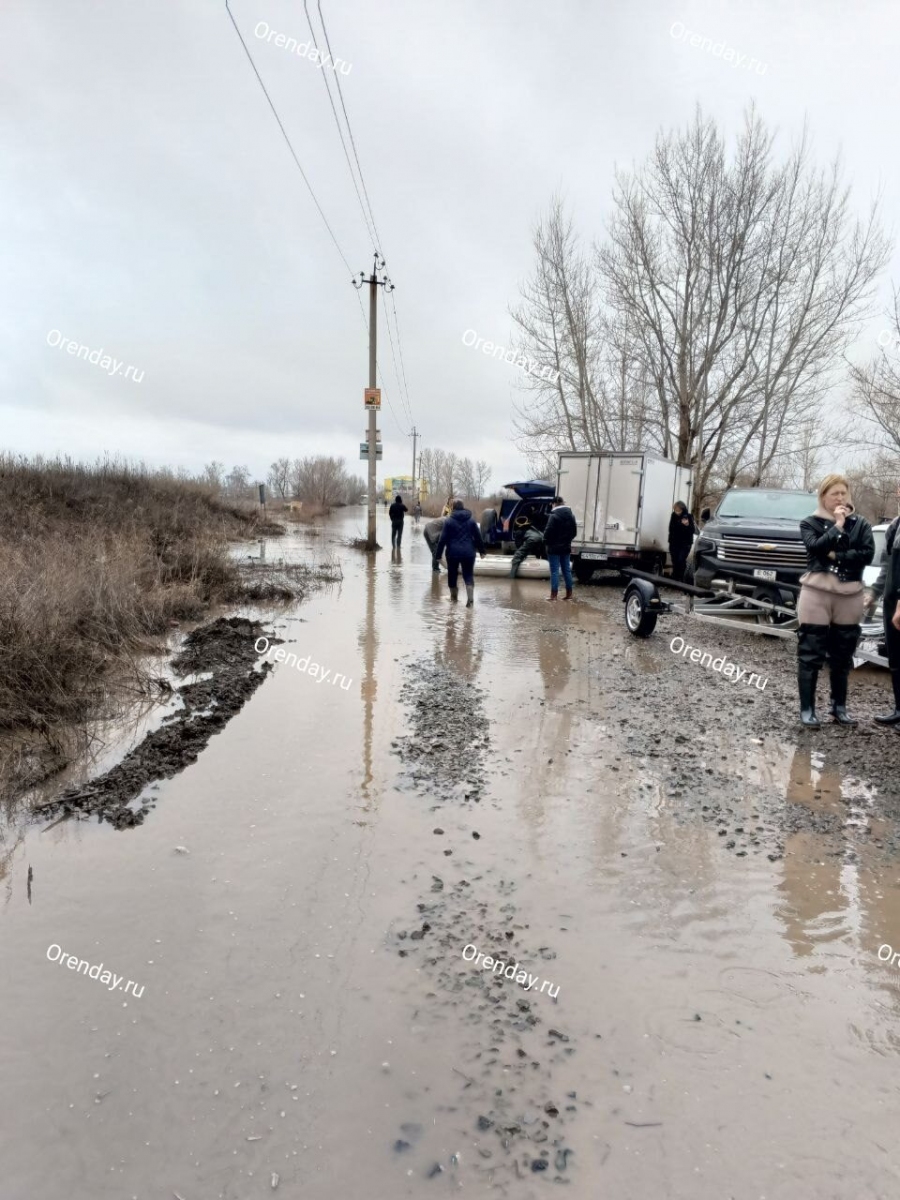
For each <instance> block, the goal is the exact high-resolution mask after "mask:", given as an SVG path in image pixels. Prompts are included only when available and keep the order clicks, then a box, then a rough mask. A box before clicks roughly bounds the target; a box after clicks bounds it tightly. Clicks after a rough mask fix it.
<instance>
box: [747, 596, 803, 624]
mask: <svg viewBox="0 0 900 1200" xmlns="http://www.w3.org/2000/svg"><path fill="white" fill-rule="evenodd" d="M753 599H754V600H769V601H771V603H772V604H779V605H781V607H782V608H787V607H788V605H787V604H786V603H785V598H784V596H782V594H781V592H780V591H779V589H778V588H767V587H758V588H754V590H753ZM794 619H795V618H794V617H786V616H785V615H784V614H783V613H774V612H763V611H760V612H758V613H757V614H756V623H757V625H789V624H790V623H791V622H792V621H793V620H794Z"/></svg>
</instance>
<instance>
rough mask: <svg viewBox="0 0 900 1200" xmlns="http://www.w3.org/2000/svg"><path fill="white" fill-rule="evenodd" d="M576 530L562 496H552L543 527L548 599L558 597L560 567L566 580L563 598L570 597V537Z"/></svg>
mask: <svg viewBox="0 0 900 1200" xmlns="http://www.w3.org/2000/svg"><path fill="white" fill-rule="evenodd" d="M577 532H578V523H577V521H576V520H575V514H574V513H573V512H572V510H571V508H569V506H568V504H566V502H565V500H563V498H562V496H554V497H553V507H552V509H551V510H550V516H549V517H548V518H547V526H546V528H545V529H544V545H545V546H546V548H547V561H548V562H549V563H550V595H549V596H548V597H547V599H548V600H556V599H558V598H559V572H560V568H562V573H563V579H565V581H566V594H565V597H564V598H565V599H566V600H571V599H572V560H571V557H570V556H571V553H572V539H573V538H574V537H575V535H576V533H577Z"/></svg>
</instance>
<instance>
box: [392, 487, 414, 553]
mask: <svg viewBox="0 0 900 1200" xmlns="http://www.w3.org/2000/svg"><path fill="white" fill-rule="evenodd" d="M408 512H409V509H408V508H407V507H406V505H405V504H404V503H403V500H402V498H401V497H400V496H395V497H394V503H393V504H392V505H391V507H390V508H389V509H388V516H389V517H390V518H391V547H392V548H393V547H394V546H396V547H397V549H398V550H399V549H400V543H401V541H402V540H403V516H404V513H408Z"/></svg>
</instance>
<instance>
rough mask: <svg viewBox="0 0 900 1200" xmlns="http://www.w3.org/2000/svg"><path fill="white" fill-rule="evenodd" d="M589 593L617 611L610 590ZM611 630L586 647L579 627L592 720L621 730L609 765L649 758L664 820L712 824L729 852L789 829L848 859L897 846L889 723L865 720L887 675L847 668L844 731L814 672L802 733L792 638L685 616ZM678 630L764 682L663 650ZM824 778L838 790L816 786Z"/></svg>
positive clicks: (883, 701) (898, 850)
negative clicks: (642, 634) (621, 749)
mask: <svg viewBox="0 0 900 1200" xmlns="http://www.w3.org/2000/svg"><path fill="white" fill-rule="evenodd" d="M582 594H584V593H582ZM588 594H589V593H588ZM594 594H595V595H597V597H598V599H599V600H600V602H601V603H602V605H603V607H604V608H607V609H608V610H611V612H612V615H613V616H614V617H618V618H620V608H621V599H620V595H619V593H618V591H613V590H612V589H609V588H604V589H602V590H601V589H597V590H596V591H595V592H594ZM622 632H623V637H624V638H626V639H628V640H626V641H624V642H623V644H622V645H620V646H615V645H613V646H610V647H608V648H604V649H603V650H602V651H600V652H599V653H598V652H597V650H595V649H593V647H592V645H591V643H592V641H593V640H594V639H595V638H596V635H594V634H591V633H589V632H587V631H582V634H583V636H584V637H585V638H587V639H588V646H589V648H590V649H589V652H590V653H592V655H593V656H594V657H593V664H594V665H593V671H594V672H595V674H596V677H597V679H598V681H599V683H600V686H601V690H602V692H603V693H604V696H605V697H609V700H608V702H607V703H606V704H605V705H604V707H605V713H604V720H608V721H609V722H611V723H612V725H613V726H617V727H618V729H619V731H620V732H621V733H623V734H624V738H625V747H626V750H627V754H626V755H625V756H621V755H619V756H614V757H613V759H612V760H611V762H610V763H609V765H610V766H611V768H612V770H616V765H615V764H616V762H621V761H622V760H623V757H630V758H633V759H634V760H636V761H637V763H638V764H639V765H640V764H644V765H645V766H648V767H652V769H653V772H654V775H655V776H656V777H658V778H659V781H660V782H659V786H660V789H661V795H662V799H663V800H664V802H665V803H666V804H667V806H668V807H669V808H670V810H671V811H672V812H673V813H674V815H675V816H676V819H678V820H695V819H699V820H702V821H704V822H706V823H708V824H710V825H713V826H715V829H716V833H717V834H718V836H719V843H718V844H719V845H720V846H721V848H722V849H723V850H725V851H730V852H732V853H733V854H734V855H735V856H736V857H739V858H743V857H752V856H755V855H765V856H766V857H767V858H768V859H769V860H770V861H777V860H778V859H780V858H781V857H782V856H783V854H784V847H785V840H786V838H788V837H789V836H790V835H792V834H796V833H801V832H811V833H815V834H817V835H822V836H823V837H824V838H825V839H826V842H825V848H824V852H825V853H827V854H831V855H833V856H841V855H845V854H847V853H848V852H849V853H850V854H851V855H852V853H853V852H854V851H855V849H856V848H857V847H859V846H870V847H874V848H875V849H877V850H878V851H881V852H883V853H884V854H886V855H891V856H897V855H898V854H900V731H898V730H897V729H895V728H889V727H880V726H878V725H876V724H875V723H874V722H873V719H872V718H873V716H874V714H875V713H878V712H883V711H885V710H886V709H889V708H890V707H891V703H892V701H890V688H889V681H888V676H887V672H881V671H878V670H877V669H863V670H857V671H855V672H853V673H852V674H851V678H850V699H849V703H848V707H849V709H850V711H851V713H852V714H853V715H854V716H855V717H856V718H857V719H858V720H859V725H858V726H857V727H856V728H853V729H850V728H842V727H840V726H838V725H836V724H834V723H833V722H832V721H831V719H830V717H829V716H828V715H827V713H828V671H827V668H826V669H825V670H823V671H822V672H821V674H820V677H819V688H818V704H817V707H818V712H819V716H820V720H821V721H822V728H821V729H820V730H816V731H807V730H804V729H803V728H802V727H801V726H800V724H799V716H798V701H797V689H796V679H795V671H796V647H795V642H794V640H793V639H776V638H773V637H766V636H763V635H751V634H747V633H743V632H741V631H740V630H732V629H727V630H726V629H723V628H720V627H716V626H712V625H706V624H704V623H702V622H700V621H698V620H696V619H684V618H670V619H666V618H663V619H661V620H660V622H659V624H658V626H657V630H656V632H655V633H654V634H652V635H651V637H650V638H649V639H647V640H646V641H644V640H638V639H630V638H629V635H627V633H626V632H625V628H624V622H623V623H622ZM678 638H681V639H683V640H684V642H686V643H687V644H688V645H690V646H693V647H696V648H697V649H701V650H703V651H704V653H705V652H711V653H712V654H713V656H714V658H715V657H717V656H722V655H726V656H727V658H728V660H729V661H732V662H736V663H739V664H740V665H741V666H743V667H746V670H747V673H748V675H749V673H750V672H756V673H757V674H758V675H759V676H760V677H761V679H762V680H763V681H765V684H766V686H765V687H764V688H763V689H761V690H760V689H759V688H758V686H757V685H756V684H754V685H751V686H749V687H748V686H747V684H746V683H745V682H744V680H741V681H739V682H737V683H734V682H731V681H730V680H728V679H725V678H723V677H722V676H721V675H719V674H717V673H716V672H715V671H712V670H710V669H709V668H708V667H703V666H701V665H700V664H699V663H692V662H691V661H690V659H689V658H685V657H684V656H683V655H682V654H681V653H678V652H675V651H672V650H671V649H670V646H671V645H672V643H673V641H675V639H678ZM675 645H676V647H678V646H679V643H678V642H677V641H675ZM636 658H637V659H639V660H640V661H641V663H642V664H643V665H642V667H641V668H639V669H635V667H636V665H637V664H636V662H635V659H636ZM791 743H793V746H792V748H791V751H790V757H789V759H787V760H786V758H785V746H786V745H788V746H789V745H791ZM601 754H602V751H601ZM834 777H839V778H841V779H844V780H848V781H849V782H850V786H849V787H846V786H845V787H843V788H842V787H841V786H839V785H837V786H834V787H831V786H829V785H828V784H827V782H826V783H822V782H821V779H826V780H827V779H828V778H834ZM773 783H774V786H773ZM854 785H855V786H854ZM873 818H874V819H875V822H876V823H875V824H874V825H873V824H872V819H873Z"/></svg>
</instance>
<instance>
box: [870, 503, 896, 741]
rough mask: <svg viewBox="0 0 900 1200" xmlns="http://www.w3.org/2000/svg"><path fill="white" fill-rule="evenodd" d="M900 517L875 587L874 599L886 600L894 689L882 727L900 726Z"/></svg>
mask: <svg viewBox="0 0 900 1200" xmlns="http://www.w3.org/2000/svg"><path fill="white" fill-rule="evenodd" d="M898 533H900V517H895V518H894V520H893V521H892V522H891V523H890V525H889V526H888V528H887V532H886V533H885V535H884V555H883V557H882V559H881V570H880V571H879V572H878V578H877V579H876V580H875V582H874V583H873V584H872V592H873V596H874V599H875V600H876V601H877V600H879V599H880V600H881V601H882V606H881V607H882V613H883V617H884V641H885V645H886V646H887V660H888V666H889V667H890V669H891V684H892V686H893V689H894V711H893V712H892V713H887V714H885V716H883V717H876V718H875V720H876V721H877V722H878V724H879V725H900V537H898V536H897V534H898Z"/></svg>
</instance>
